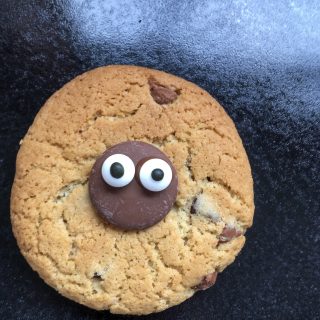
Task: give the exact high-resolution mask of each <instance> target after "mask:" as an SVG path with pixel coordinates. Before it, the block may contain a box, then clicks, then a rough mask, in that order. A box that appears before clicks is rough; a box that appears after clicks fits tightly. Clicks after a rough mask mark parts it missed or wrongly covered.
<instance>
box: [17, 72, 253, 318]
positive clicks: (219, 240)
mask: <svg viewBox="0 0 320 320" xmlns="http://www.w3.org/2000/svg"><path fill="white" fill-rule="evenodd" d="M129 140H131V141H143V142H147V143H149V144H152V145H154V146H155V147H157V148H159V149H160V150H161V151H162V152H163V153H164V154H166V155H167V156H168V158H169V159H170V160H171V161H172V163H173V165H174V167H175V169H176V171H177V175H178V180H179V185H178V195H177V198H176V202H175V204H174V206H173V207H172V208H171V210H170V211H169V213H168V215H166V216H165V218H164V219H163V220H161V221H160V222H158V223H157V224H155V225H154V226H152V227H150V228H147V229H144V230H133V231H128V230H122V229H120V228H117V227H115V226H113V225H111V224H108V223H106V222H105V221H104V220H103V219H101V217H100V216H99V215H98V214H97V212H96V210H95V208H94V206H93V205H92V203H91V200H90V197H89V191H88V179H89V175H90V172H91V169H92V167H93V165H94V163H95V162H96V160H97V159H98V158H99V157H100V156H101V154H103V152H105V150H106V149H108V148H110V147H112V146H114V145H116V144H118V143H120V142H125V141H129ZM253 211H254V203H253V183H252V177H251V171H250V165H249V162H248V159H247V156H246V153H245V150H244V148H243V146H242V142H241V139H240V137H239V135H238V133H237V130H236V128H235V126H234V124H233V122H232V120H231V119H230V118H229V117H228V115H227V114H226V113H225V111H224V110H223V108H222V107H221V106H220V105H219V104H218V103H217V101H215V100H214V99H213V98H212V97H211V96H210V95H209V94H208V93H207V92H205V91H204V90H202V89H200V88H199V87H197V86H196V85H194V84H192V83H190V82H188V81H185V80H183V79H180V78H178V77H175V76H173V75H170V74H167V73H164V72H160V71H156V70H151V69H146V68H141V67H134V66H108V67H102V68H98V69H95V70H92V71H90V72H86V73H84V74H83V75H81V76H78V77H77V78H75V79H74V80H72V81H71V82H69V83H68V84H66V85H65V86H64V87H63V88H62V89H60V90H59V91H57V92H56V93H55V94H54V95H53V96H52V97H51V98H50V99H49V100H48V101H47V102H46V103H45V105H44V106H43V108H42V109H41V110H40V112H39V113H38V115H37V116H36V118H35V121H34V123H33V125H32V126H31V127H30V129H29V131H28V133H27V134H26V136H25V138H24V139H23V141H21V148H20V151H19V153H18V156H17V164H16V176H15V180H14V184H13V188H12V195H11V219H12V226H13V231H14V234H15V236H16V238H17V241H18V245H19V247H20V250H21V252H22V254H23V255H24V256H25V258H26V259H27V261H28V262H29V264H30V265H31V266H32V268H33V269H34V270H35V271H37V272H38V273H39V275H40V276H41V277H42V278H43V279H44V281H45V282H46V283H48V284H49V285H51V286H52V287H54V288H55V289H57V290H58V291H59V292H60V293H61V294H62V295H64V296H66V297H68V298H70V299H73V300H75V301H77V302H79V303H82V304H84V305H87V306H89V307H91V308H94V309H109V310H110V311H111V312H113V313H123V314H148V313H152V312H158V311H161V310H164V309H166V308H169V307H170V306H173V305H176V304H179V303H181V302H183V301H184V300H186V299H187V298H189V297H191V296H192V295H193V294H194V293H195V292H196V291H197V290H199V289H205V288H207V287H209V286H210V285H212V284H213V283H214V282H215V280H216V277H217V273H219V272H221V271H223V270H224V268H225V267H226V266H228V265H229V264H230V263H232V262H233V261H234V259H235V257H236V255H237V254H238V253H239V251H240V250H241V248H242V246H243V245H244V242H245V236H244V233H245V231H246V229H247V228H249V227H250V226H251V224H252V218H253Z"/></svg>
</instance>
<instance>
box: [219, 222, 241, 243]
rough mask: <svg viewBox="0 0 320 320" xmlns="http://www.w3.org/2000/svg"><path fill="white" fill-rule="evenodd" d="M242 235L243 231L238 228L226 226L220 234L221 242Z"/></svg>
mask: <svg viewBox="0 0 320 320" xmlns="http://www.w3.org/2000/svg"><path fill="white" fill-rule="evenodd" d="M241 235H242V233H241V231H239V230H237V229H236V228H234V227H230V226H225V227H224V228H223V230H222V232H221V234H220V236H219V243H225V242H228V241H230V240H232V239H234V238H236V237H239V236H241Z"/></svg>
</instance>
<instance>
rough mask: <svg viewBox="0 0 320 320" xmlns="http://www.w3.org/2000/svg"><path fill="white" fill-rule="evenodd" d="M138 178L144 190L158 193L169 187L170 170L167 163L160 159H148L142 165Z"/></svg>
mask: <svg viewBox="0 0 320 320" xmlns="http://www.w3.org/2000/svg"><path fill="white" fill-rule="evenodd" d="M139 178H140V181H141V183H142V185H143V186H144V187H145V188H146V189H148V190H149V191H154V192H158V191H162V190H164V189H166V188H167V187H168V186H169V185H170V183H171V180H172V170H171V167H170V166H169V164H168V163H167V162H165V161H163V160H161V159H150V160H148V161H146V162H145V163H144V164H143V165H142V167H141V169H140V173H139Z"/></svg>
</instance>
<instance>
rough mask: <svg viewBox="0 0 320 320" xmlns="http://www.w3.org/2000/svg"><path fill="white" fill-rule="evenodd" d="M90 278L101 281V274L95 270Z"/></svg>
mask: <svg viewBox="0 0 320 320" xmlns="http://www.w3.org/2000/svg"><path fill="white" fill-rule="evenodd" d="M92 279H94V280H96V281H102V276H101V275H100V274H99V273H98V272H95V273H94V274H93V277H92Z"/></svg>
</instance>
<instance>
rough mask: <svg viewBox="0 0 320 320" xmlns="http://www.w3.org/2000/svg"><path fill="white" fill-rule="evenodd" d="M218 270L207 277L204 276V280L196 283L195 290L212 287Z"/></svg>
mask: <svg viewBox="0 0 320 320" xmlns="http://www.w3.org/2000/svg"><path fill="white" fill-rule="evenodd" d="M217 275H218V273H217V272H212V273H209V274H207V275H206V276H205V277H203V279H202V281H201V282H200V283H199V284H198V285H196V286H195V287H193V289H194V290H206V289H208V288H210V287H212V286H213V285H214V284H215V283H216V280H217Z"/></svg>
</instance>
